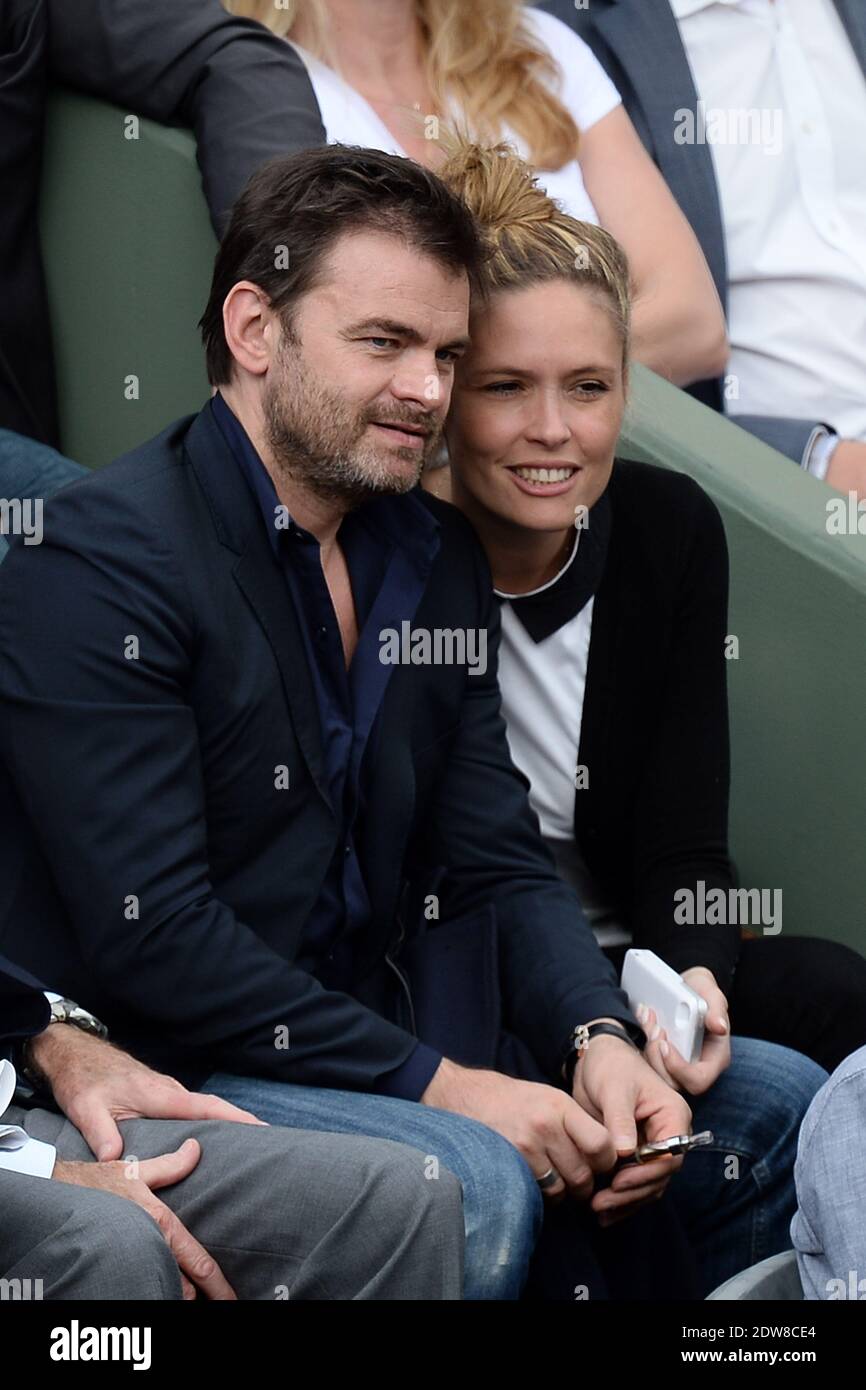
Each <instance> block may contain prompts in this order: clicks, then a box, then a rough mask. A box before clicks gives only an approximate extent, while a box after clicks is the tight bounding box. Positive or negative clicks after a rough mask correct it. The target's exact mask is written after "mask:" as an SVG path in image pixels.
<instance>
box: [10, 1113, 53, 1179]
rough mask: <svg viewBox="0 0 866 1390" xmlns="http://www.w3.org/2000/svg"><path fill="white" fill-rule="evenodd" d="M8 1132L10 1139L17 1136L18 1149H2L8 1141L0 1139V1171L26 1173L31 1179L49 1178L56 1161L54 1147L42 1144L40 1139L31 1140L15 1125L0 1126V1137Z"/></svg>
mask: <svg viewBox="0 0 866 1390" xmlns="http://www.w3.org/2000/svg"><path fill="white" fill-rule="evenodd" d="M10 1132H11V1137H14V1136H18V1142H19V1144H20V1147H19V1148H16V1149H7V1148H4V1147H3V1145H4V1144H5V1143H7V1142H8V1140H7V1139H5V1138H2V1137H0V1169H3V1170H5V1171H6V1172H9V1173H26V1174H28V1175H29V1176H30V1177H31V1178H50V1177H51V1174H52V1173H53V1172H54V1164H55V1163H56V1161H57V1150H56V1149H55V1147H54V1145H53V1144H44V1143H43V1142H42V1140H41V1139H31V1138H30V1136H29V1135H28V1134H26V1133H25V1132H24V1130H23V1129H19V1128H18V1126H17V1125H0V1135H3V1134H10ZM22 1138H23V1143H21V1139H22Z"/></svg>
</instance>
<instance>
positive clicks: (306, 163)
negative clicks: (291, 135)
mask: <svg viewBox="0 0 866 1390" xmlns="http://www.w3.org/2000/svg"><path fill="white" fill-rule="evenodd" d="M358 230H364V231H376V232H386V233H388V234H390V235H392V236H397V237H401V238H402V239H403V240H404V241H405V242H406V244H407V245H409V246H411V247H413V248H414V249H416V250H418V251H419V252H420V253H421V254H423V255H428V256H432V257H433V258H434V259H435V260H437V261H439V262H440V264H442V265H443V266H447V267H448V268H449V269H450V270H452V271H453V272H454V273H455V274H459V273H460V271H465V272H466V274H467V275H468V277H469V283H470V286H471V287H472V288H475V287H476V285H477V284H478V279H479V269H480V266H481V264H482V262H483V260H484V257H485V254H486V252H485V248H484V243H483V240H482V237H481V234H480V232H479V229H478V227H477V224H476V222H475V219H474V218H473V216H472V214H471V213H470V211H469V210H468V208H467V207H466V206H465V204H464V203H463V202H461V200H460V199H459V198H457V197H456V196H455V195H454V194H453V193H451V192H450V191H449V190H448V189H447V188H446V187H445V184H444V183H443V182H442V180H441V179H439V178H437V176H436V175H435V174H434V173H432V172H431V171H430V170H429V169H426V168H424V166H423V165H421V164H416V163H415V162H414V161H413V160H411V159H404V158H403V157H402V156H400V155H393V154H384V153H382V152H381V151H379V150H365V149H358V148H355V147H353V146H349V145H323V146H317V147H316V148H313V149H308V150H300V151H299V152H297V153H295V154H289V155H278V156H277V157H276V158H275V159H271V160H269V161H268V162H267V163H266V164H264V165H262V167H261V168H260V169H258V170H257V171H256V172H255V174H253V176H252V178H251V179H250V181H249V183H248V184H247V185H246V187H245V188H244V190H243V192H242V193H241V195H240V197H239V198H238V201H237V202H236V203H235V206H234V209H233V211H232V216H231V221H230V222H229V226H228V230H227V231H226V233H225V236H224V237H223V239H222V242H221V243H220V248H219V250H218V252H217V256H216V261H215V264H214V273H213V280H212V282H211V291H210V298H209V300H208V304H207V308H206V309H205V311H204V314H203V315H202V317H201V320H200V322H199V327H200V328H201V332H202V339H203V341H204V346H205V353H206V360H207V373H208V377H209V379H210V382H211V385H212V386H221V385H223V384H224V383H225V382H227V381H228V380H229V379H230V376H231V368H232V360H233V359H232V354H231V352H230V351H229V347H228V344H227V343H226V339H225V333H224V331H223V316H222V309H223V303H224V302H225V298H226V296H227V294H228V292H229V290H230V289H231V287H232V285H235V284H237V282H238V281H239V280H251V281H252V282H253V284H255V285H258V286H259V288H260V289H261V290H263V291H264V293H265V294H266V295H267V296H268V298H269V300H270V302H271V305H272V306H273V307H274V308H275V309H276V310H278V311H279V312H280V316H281V318H282V320H283V323H284V325H285V326H286V327H289V326H290V317H291V316H290V310H291V306H292V305H293V304H294V303H295V302H296V301H297V300H298V299H299V298H300V297H301V296H302V295H303V294H306V293H307V292H308V291H309V290H311V289H313V288H314V286H315V285H316V284H317V283H319V282H320V281H321V279H322V277H323V272H324V270H325V262H326V258H327V255H328V252H329V251H330V250H331V248H332V246H333V245H334V243H335V242H336V241H337V239H338V238H339V237H341V236H342V235H343V233H344V232H349V231H358Z"/></svg>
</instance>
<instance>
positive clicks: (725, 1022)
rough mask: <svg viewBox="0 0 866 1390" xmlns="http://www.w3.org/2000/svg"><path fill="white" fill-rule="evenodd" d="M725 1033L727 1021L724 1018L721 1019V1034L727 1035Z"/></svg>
mask: <svg viewBox="0 0 866 1390" xmlns="http://www.w3.org/2000/svg"><path fill="white" fill-rule="evenodd" d="M727 1031H728V1020H727V1019H726V1018H723V1019H722V1032H723V1033H727Z"/></svg>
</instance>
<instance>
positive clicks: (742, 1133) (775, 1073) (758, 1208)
mask: <svg viewBox="0 0 866 1390" xmlns="http://www.w3.org/2000/svg"><path fill="white" fill-rule="evenodd" d="M826 1079H827V1073H826V1072H825V1071H824V1069H823V1067H819V1066H818V1064H817V1063H816V1062H813V1061H811V1060H810V1059H809V1058H808V1057H803V1056H802V1055H801V1054H800V1053H799V1052H793V1051H791V1049H790V1048H788V1047H779V1046H778V1045H777V1044H776V1043H768V1042H759V1041H758V1040H757V1039H755V1038H733V1039H732V1040H731V1065H730V1066H729V1067H728V1069H727V1071H726V1072H724V1073H723V1074H722V1075H721V1076H720V1077H719V1079H718V1081H717V1082H716V1084H715V1085H714V1086H713V1087H712V1088H711V1089H710V1090H709V1091H708V1092H707V1093H706V1094H705V1095H703V1096H694V1097H691V1098H690V1099H689V1104H690V1105H691V1108H692V1114H693V1117H694V1119H693V1124H692V1128H693V1129H694V1131H695V1132H697V1131H699V1130H702V1129H711V1130H712V1132H713V1134H714V1136H715V1141H714V1143H713V1144H712V1145H710V1146H708V1147H707V1148H705V1149H694V1150H693V1151H692V1153H690V1154H688V1155H687V1157H686V1159H685V1162H684V1163H683V1166H682V1168H681V1170H680V1172H679V1173H678V1174H677V1175H676V1177H675V1178H674V1179H673V1180H672V1182H671V1186H670V1191H671V1196H672V1197H673V1199H674V1203H675V1205H676V1207H677V1210H678V1212H679V1215H680V1218H681V1220H682V1222H683V1225H684V1226H685V1229H686V1233H687V1235H688V1236H689V1239H690V1241H691V1243H692V1247H693V1249H694V1250H695V1253H696V1254H697V1256H698V1260H699V1262H700V1267H701V1274H702V1276H703V1277H704V1278H705V1279H706V1287H705V1289H704V1291H703V1292H704V1293H705V1294H707V1293H710V1292H711V1291H712V1290H713V1289H714V1288H717V1287H718V1285H719V1284H722V1283H724V1281H725V1280H726V1279H730V1278H731V1277H732V1276H733V1275H734V1274H738V1273H739V1272H740V1271H741V1270H743V1269H748V1267H749V1265H753V1264H756V1263H757V1262H758V1261H759V1260H763V1259H766V1257H767V1256H768V1255H775V1254H778V1252H779V1251H780V1250H790V1248H791V1240H790V1236H789V1229H790V1224H791V1217H792V1216H793V1214H794V1209H795V1207H796V1194H795V1190H794V1160H795V1158H796V1155H797V1137H798V1135H799V1132H800V1125H801V1123H802V1121H803V1117H804V1115H805V1114H806V1111H807V1110H808V1108H809V1104H810V1102H811V1101H812V1098H813V1097H814V1095H815V1093H816V1092H817V1091H818V1090H819V1088H820V1087H821V1086H822V1085H823V1083H824V1081H825V1080H826Z"/></svg>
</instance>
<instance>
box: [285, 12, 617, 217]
mask: <svg viewBox="0 0 866 1390" xmlns="http://www.w3.org/2000/svg"><path fill="white" fill-rule="evenodd" d="M525 15H526V21H527V24H528V25H529V27H530V29H531V30H532V32H533V34H534V36H535V38H536V39H537V41H538V43H539V44H540V45H541V46H542V47H544V48H545V49H547V50H548V51H549V52H550V53H551V54H553V55H554V56H555V59H556V61H557V63H558V65H559V69H560V78H561V80H560V82H559V83H558V84H556V85H555V87H554V90H555V91H556V94H557V96H558V97H559V99H560V101H561V102H562V103H563V105H564V106H565V107H566V109H567V110H568V111H569V112H570V113H571V116H572V118H573V120H574V121H575V123H576V125H577V128H578V130H579V131H581V132H584V131H587V130H589V128H590V126H593V125H595V123H596V122H597V121H600V120H601V118H602V117H603V116H606V115H607V114H608V112H610V111H612V110H613V109H614V107H615V106H618V105H619V102H620V97H619V92H618V91H617V89H616V87H615V86H614V85H613V83H612V82H611V80H610V78H609V77H608V75H607V73H606V72H605V71H604V68H603V67H602V66H601V64H600V63H599V61H598V59H597V58H596V57H595V54H594V53H593V52H592V50H591V49H590V48H589V46H588V45H587V44H585V43H584V41H583V39H581V38H578V36H577V34H575V33H574V31H573V30H572V29H569V27H568V25H567V24H563V23H562V21H561V20H559V19H557V18H556V17H555V16H554V15H550V14H546V13H545V12H544V11H543V10H536V9H534V8H532V7H528V8H527V9H526V11H525ZM288 42H290V43H292V40H288ZM292 47H293V48H294V49H295V50H296V51H297V53H298V55H299V57H300V58H301V61H302V62H303V64H304V66H305V67H306V69H307V72H308V74H309V77H310V81H311V83H312V86H313V91H314V93H315V96H316V101H317V102H318V105H319V110H320V112H321V115H322V124H323V125H324V127H325V134H326V136H327V140H328V143H329V144H344V145H362V146H364V147H365V148H367V149H374V150H384V151H385V152H386V153H387V154H399V155H405V153H406V151H405V150H404V149H402V148H401V146H400V145H399V144H398V143H397V141H396V139H395V138H394V136H393V135H392V134H391V131H390V130H389V129H388V127H387V126H386V125H385V123H384V122H383V121H382V120H381V119H380V117H379V116H378V115H377V114H376V112H375V111H374V110H373V107H372V106H371V105H370V103H369V102H368V101H367V100H366V99H365V98H364V97H362V96H361V94H360V93H359V92H356V91H355V89H354V87H350V86H349V85H348V83H347V82H344V81H343V79H342V77H340V76H338V74H337V73H336V72H334V70H333V69H332V68H329V67H328V66H327V64H326V63H323V62H321V61H320V60H319V59H318V58H314V57H313V55H312V54H311V53H308V52H307V50H306V49H305V48H301V47H300V46H299V45H298V44H296V43H292ZM500 138H501V139H503V140H508V141H509V142H510V143H511V144H513V145H514V146H515V148H516V150H517V152H518V154H520V155H521V156H522V158H524V159H528V158H529V151H528V150H527V148H526V145H525V144H524V142H523V141H522V140H521V139H520V137H519V136H518V135H517V134H516V133H515V132H514V131H513V130H511V129H510V128H508V127H506V128H505V129H504V130H503V131H502V133H501V136H500ZM538 175H539V178H538V181H539V183H540V184H541V186H542V188H544V190H545V191H546V192H547V193H548V194H549V195H550V197H551V198H556V200H557V201H558V202H559V203H560V204H561V206H562V208H563V209H564V210H565V211H566V212H567V213H570V214H571V216H572V217H579V218H581V219H582V220H583V221H584V222H594V223H597V222H598V215H597V213H596V211H595V208H594V207H593V205H592V201H591V199H590V197H589V194H588V193H587V191H586V188H585V187H584V183H583V175H582V173H581V169H580V164H579V163H578V161H577V160H576V159H573V160H571V162H570V163H569V164H566V165H564V166H563V168H562V169H555V170H539V171H538Z"/></svg>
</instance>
